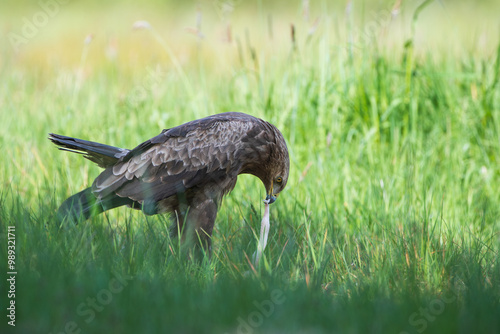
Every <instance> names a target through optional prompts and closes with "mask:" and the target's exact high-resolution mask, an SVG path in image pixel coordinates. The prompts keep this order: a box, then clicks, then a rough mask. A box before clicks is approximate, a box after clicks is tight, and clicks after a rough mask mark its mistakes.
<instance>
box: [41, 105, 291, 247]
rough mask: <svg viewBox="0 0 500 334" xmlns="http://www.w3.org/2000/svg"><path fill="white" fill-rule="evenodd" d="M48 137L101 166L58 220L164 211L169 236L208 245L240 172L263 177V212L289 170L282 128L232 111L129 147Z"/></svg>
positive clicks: (64, 205)
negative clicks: (126, 210) (122, 209)
mask: <svg viewBox="0 0 500 334" xmlns="http://www.w3.org/2000/svg"><path fill="white" fill-rule="evenodd" d="M49 139H50V140H51V141H52V142H53V143H54V144H56V145H58V146H59V149H61V150H65V151H70V152H75V153H80V154H83V156H84V157H85V158H87V159H89V160H91V161H93V162H95V163H96V164H97V165H99V166H100V167H102V168H104V171H103V172H102V173H101V174H100V175H99V176H98V177H97V178H96V179H95V180H94V182H93V184H92V186H91V187H89V188H87V189H85V190H83V191H81V192H79V193H77V194H75V195H73V196H71V197H69V198H68V199H66V200H65V201H64V202H63V203H62V204H61V206H60V208H59V210H58V213H57V217H58V219H59V220H60V221H61V222H62V221H65V220H70V221H73V222H75V223H77V222H79V221H82V220H85V219H88V218H90V217H92V216H94V215H96V214H99V213H101V212H104V211H107V210H110V209H113V208H116V207H119V206H123V205H127V206H129V207H131V208H133V209H139V210H142V211H143V212H144V213H145V214H146V215H154V214H159V213H171V217H172V218H173V224H172V235H173V236H177V235H179V234H181V235H182V239H183V240H185V239H186V238H191V240H195V241H200V242H201V243H198V244H201V245H202V246H203V247H204V248H205V249H207V250H210V249H211V235H212V230H213V227H214V222H215V219H216V216H217V210H218V209H219V207H220V204H221V200H222V198H223V197H224V195H226V194H227V193H229V192H230V191H231V190H232V189H233V188H234V187H235V185H236V180H237V178H238V175H239V174H252V175H255V176H257V177H258V178H259V179H260V180H261V181H262V183H263V184H264V186H265V188H266V194H267V197H266V200H265V202H266V212H268V206H267V204H268V203H269V204H270V203H273V202H274V201H275V200H276V198H277V197H278V195H279V194H280V192H281V191H282V190H283V189H284V188H285V186H286V184H287V180H288V172H289V168H290V161H289V156H288V149H287V146H286V143H285V140H284V138H283V135H282V134H281V132H280V131H279V130H278V129H277V128H276V127H275V126H274V125H272V124H270V123H268V122H266V121H263V120H261V119H259V118H256V117H253V116H250V115H247V114H244V113H237V112H227V113H222V114H217V115H212V116H208V117H206V118H202V119H199V120H194V121H191V122H188V123H185V124H182V125H179V126H176V127H173V128H170V129H165V130H163V131H162V132H161V133H160V134H159V135H157V136H156V137H153V138H151V139H149V140H147V141H145V142H144V143H142V144H140V145H139V146H137V147H136V148H134V149H132V150H128V149H123V148H118V147H113V146H109V145H105V144H100V143H96V142H91V141H86V140H82V139H76V138H72V137H66V136H61V135H57V134H53V133H51V134H50V136H49ZM267 215H268V213H267ZM267 219H268V218H267ZM186 235H187V237H186ZM266 236H267V234H266ZM193 238H194V239H193ZM261 239H262V238H261ZM266 239H267V238H266ZM264 247H265V245H264Z"/></svg>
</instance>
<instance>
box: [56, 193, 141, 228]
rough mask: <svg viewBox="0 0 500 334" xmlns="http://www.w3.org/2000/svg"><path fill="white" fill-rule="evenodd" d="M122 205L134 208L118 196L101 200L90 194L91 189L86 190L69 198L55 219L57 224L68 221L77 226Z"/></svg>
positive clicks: (130, 201) (131, 202)
mask: <svg viewBox="0 0 500 334" xmlns="http://www.w3.org/2000/svg"><path fill="white" fill-rule="evenodd" d="M122 205H130V206H134V202H133V201H132V200H131V199H129V198H124V197H118V196H109V197H108V198H106V199H104V200H101V199H98V198H96V197H95V196H94V194H92V188H87V189H85V190H82V191H80V192H78V193H76V194H74V195H73V196H70V197H69V198H67V199H66V200H65V201H64V202H63V203H62V204H61V206H60V207H59V209H58V210H57V219H58V221H59V223H62V222H64V221H70V222H73V223H75V224H77V223H79V222H81V221H84V220H87V219H89V218H91V217H93V216H96V215H98V214H100V213H102V212H104V211H107V210H110V209H113V208H116V207H119V206H122Z"/></svg>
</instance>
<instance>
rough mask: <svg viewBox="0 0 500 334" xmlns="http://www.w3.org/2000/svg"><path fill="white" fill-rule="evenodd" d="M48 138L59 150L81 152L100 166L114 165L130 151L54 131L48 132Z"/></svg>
mask: <svg viewBox="0 0 500 334" xmlns="http://www.w3.org/2000/svg"><path fill="white" fill-rule="evenodd" d="M49 139H50V140H51V141H52V142H53V143H54V144H56V145H57V146H59V149H60V150H63V151H69V152H73V153H79V154H83V156H84V157H85V158H87V159H89V160H90V161H93V162H95V163H96V164H98V165H99V166H100V167H102V168H107V167H109V166H112V165H114V164H115V163H116V162H117V161H118V160H119V159H120V158H121V157H123V156H125V155H127V153H128V152H130V150H127V149H124V148H119V147H114V146H109V145H105V144H101V143H96V142H92V141H88V140H83V139H77V138H72V137H66V136H62V135H57V134H55V133H50V134H49Z"/></svg>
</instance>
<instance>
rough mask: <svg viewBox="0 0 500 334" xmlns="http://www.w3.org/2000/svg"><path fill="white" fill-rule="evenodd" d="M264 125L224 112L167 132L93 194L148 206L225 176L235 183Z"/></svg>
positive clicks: (112, 171) (106, 175)
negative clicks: (244, 154) (246, 153)
mask: <svg viewBox="0 0 500 334" xmlns="http://www.w3.org/2000/svg"><path fill="white" fill-rule="evenodd" d="M260 122H262V121H260V120H258V119H256V118H254V117H252V116H248V115H245V114H240V113H226V114H219V115H214V116H210V117H207V118H204V119H201V120H197V121H193V122H189V123H186V124H183V125H180V126H178V127H175V128H172V129H167V130H163V131H162V133H161V134H159V135H158V136H155V137H153V138H152V139H150V140H148V141H146V142H144V143H142V144H140V145H139V146H137V147H136V148H135V149H133V150H131V151H130V152H129V153H128V154H127V155H126V156H124V157H122V159H120V160H119V161H118V162H117V163H116V164H115V165H114V166H112V167H109V168H108V169H106V170H105V171H104V172H103V173H102V174H101V175H99V176H98V177H97V178H96V180H95V181H94V184H93V186H92V190H93V193H94V194H95V195H96V196H97V197H99V198H102V197H105V196H108V195H110V194H116V195H118V196H120V197H128V198H130V199H132V200H134V201H138V202H144V201H147V202H148V203H149V202H150V201H159V200H161V199H164V198H167V197H169V196H172V195H175V194H176V193H178V192H184V191H186V189H190V188H193V187H197V186H200V185H203V183H206V182H212V181H214V180H221V178H223V177H232V178H235V177H236V176H237V174H238V173H239V171H240V169H241V165H242V163H243V161H241V155H242V151H245V149H244V148H243V146H244V145H246V146H248V145H247V143H248V142H249V141H250V138H249V136H255V137H257V136H258V135H260V134H261V133H262V131H263V129H262V126H263V125H262V124H261V123H260ZM262 139H263V138H259V139H258V140H259V141H260V140H262ZM268 139H269V138H268ZM233 186H234V183H233Z"/></svg>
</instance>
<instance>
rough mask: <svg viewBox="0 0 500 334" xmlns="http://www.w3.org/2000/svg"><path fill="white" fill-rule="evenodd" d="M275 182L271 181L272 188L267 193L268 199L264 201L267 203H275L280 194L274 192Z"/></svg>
mask: <svg viewBox="0 0 500 334" xmlns="http://www.w3.org/2000/svg"><path fill="white" fill-rule="evenodd" d="M273 188H274V187H273V183H271V189H269V193H267V196H266V199H265V200H264V203H267V204H273V203H274V202H275V201H276V199H277V198H278V195H279V194H273Z"/></svg>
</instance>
